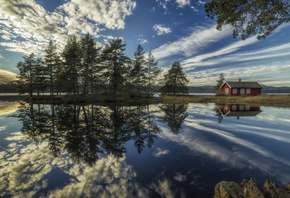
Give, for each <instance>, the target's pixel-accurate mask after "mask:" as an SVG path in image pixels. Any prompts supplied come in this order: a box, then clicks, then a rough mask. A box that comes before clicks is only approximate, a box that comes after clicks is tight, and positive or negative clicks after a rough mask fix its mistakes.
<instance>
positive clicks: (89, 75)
mask: <svg viewBox="0 0 290 198" xmlns="http://www.w3.org/2000/svg"><path fill="white" fill-rule="evenodd" d="M81 51H82V65H83V71H82V77H83V81H84V82H83V96H84V95H85V93H86V92H88V89H89V86H90V88H91V94H93V93H94V90H93V89H94V86H93V82H94V73H95V72H96V64H97V61H98V55H99V49H98V48H97V47H96V42H95V41H94V39H93V38H92V36H91V35H90V34H89V33H88V34H86V36H85V37H83V38H82V39H81Z"/></svg>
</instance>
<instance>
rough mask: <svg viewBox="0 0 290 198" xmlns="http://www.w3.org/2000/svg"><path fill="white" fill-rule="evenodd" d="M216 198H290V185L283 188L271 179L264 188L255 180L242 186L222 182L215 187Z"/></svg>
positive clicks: (247, 180) (247, 181) (245, 182)
mask: <svg viewBox="0 0 290 198" xmlns="http://www.w3.org/2000/svg"><path fill="white" fill-rule="evenodd" d="M214 198H290V183H289V184H287V186H286V188H282V187H280V186H278V185H277V184H275V183H274V182H273V181H271V180H270V179H267V180H266V182H265V184H264V187H262V186H260V185H259V184H258V182H257V181H256V180H255V179H253V178H250V179H244V180H243V181H242V182H241V184H240V185H238V184H237V183H235V182H227V181H222V182H219V183H218V184H217V185H216V186H215V195H214Z"/></svg>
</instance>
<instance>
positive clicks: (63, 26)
mask: <svg viewBox="0 0 290 198" xmlns="http://www.w3.org/2000/svg"><path fill="white" fill-rule="evenodd" d="M135 7H136V2H135V1H132V0H121V1H117V0H112V1H108V0H88V1H81V0H72V1H69V2H67V3H65V4H63V5H61V6H59V7H58V8H57V9H56V11H55V12H47V11H46V10H45V9H44V8H43V7H42V6H40V5H39V4H37V3H36V2H35V1H34V0H26V1H4V2H1V7H0V27H1V29H3V30H4V31H3V32H1V33H0V36H1V38H3V39H5V40H6V42H4V43H1V45H2V46H4V47H5V48H6V50H9V51H14V52H23V53H25V54H30V53H32V52H34V53H36V54H37V53H42V50H43V47H44V46H45V45H47V43H48V41H49V39H52V40H54V41H55V42H56V44H57V45H58V46H60V48H61V47H63V46H64V44H65V43H66V41H67V39H68V36H71V35H75V34H78V35H80V34H86V33H88V32H89V33H90V34H92V35H93V36H94V37H96V38H98V37H99V35H100V32H101V31H102V30H104V29H101V28H100V25H104V26H105V27H106V28H108V29H122V28H124V27H125V21H124V20H125V18H126V17H128V16H130V15H132V14H133V10H134V8H135Z"/></svg>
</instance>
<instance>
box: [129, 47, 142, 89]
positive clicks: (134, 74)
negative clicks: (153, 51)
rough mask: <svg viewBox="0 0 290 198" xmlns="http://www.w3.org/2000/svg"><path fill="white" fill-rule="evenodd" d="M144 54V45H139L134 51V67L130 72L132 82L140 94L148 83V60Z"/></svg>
mask: <svg viewBox="0 0 290 198" xmlns="http://www.w3.org/2000/svg"><path fill="white" fill-rule="evenodd" d="M144 54H145V52H144V51H143V47H141V45H138V47H137V51H136V52H135V53H134V60H133V61H132V66H133V68H132V70H131V72H130V76H131V79H132V81H131V83H132V85H133V87H134V90H135V91H136V92H137V93H138V94H140V93H141V91H142V89H143V88H144V87H145V85H146V61H145V56H144Z"/></svg>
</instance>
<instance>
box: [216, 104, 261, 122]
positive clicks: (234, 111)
mask: <svg viewBox="0 0 290 198" xmlns="http://www.w3.org/2000/svg"><path fill="white" fill-rule="evenodd" d="M220 111H221V113H222V115H223V116H231V117H237V119H239V118H240V117H241V116H256V115H258V114H259V113H261V112H262V111H261V110H260V106H250V105H243V104H227V105H223V106H222V107H221V108H220Z"/></svg>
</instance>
